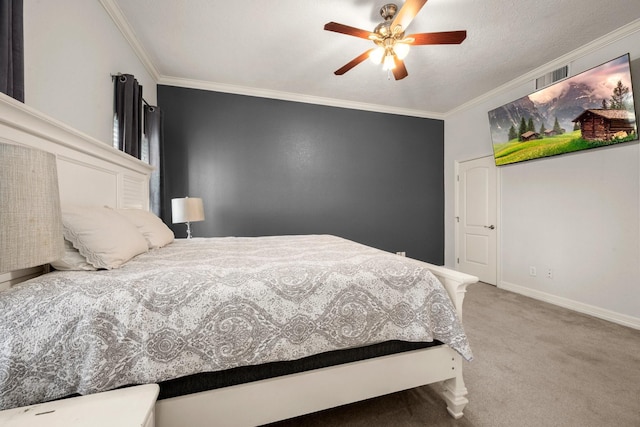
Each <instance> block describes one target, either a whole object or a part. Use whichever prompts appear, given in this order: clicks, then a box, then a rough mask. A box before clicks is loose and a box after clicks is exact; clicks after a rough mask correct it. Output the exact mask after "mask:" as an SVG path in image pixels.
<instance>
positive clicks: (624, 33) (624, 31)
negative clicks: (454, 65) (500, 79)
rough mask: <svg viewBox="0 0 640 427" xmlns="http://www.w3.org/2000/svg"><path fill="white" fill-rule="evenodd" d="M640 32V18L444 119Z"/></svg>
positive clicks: (490, 92) (519, 78) (464, 105)
mask: <svg viewBox="0 0 640 427" xmlns="http://www.w3.org/2000/svg"><path fill="white" fill-rule="evenodd" d="M638 31H640V18H639V19H636V20H635V21H632V22H630V23H628V24H627V25H624V26H622V27H620V28H618V29H617V30H614V31H612V32H610V33H609V34H606V35H604V36H602V37H600V38H598V39H595V40H594V41H592V42H590V43H587V44H585V45H584V46H581V47H579V48H578V49H576V50H573V51H571V52H569V53H567V54H565V55H562V56H561V57H559V58H556V59H554V60H553V61H551V62H548V63H546V64H544V65H542V66H540V67H538V68H536V69H534V70H531V71H529V72H528V73H526V74H523V75H522V76H520V77H518V78H516V79H514V80H511V81H510V82H508V83H505V84H503V85H502V86H498V87H497V88H495V89H493V90H491V91H489V92H487V93H485V94H483V95H481V96H479V97H477V98H474V99H472V100H471V101H469V102H466V103H464V104H462V105H460V106H458V107H456V108H454V109H453V110H449V111H448V112H446V113H445V114H443V116H444V118H445V119H446V118H447V117H448V116H450V115H452V114H455V113H458V112H461V111H464V110H467V109H469V108H472V107H474V106H476V105H478V104H480V103H482V102H484V101H488V100H490V99H492V98H493V97H495V96H497V95H500V94H501V93H503V92H506V91H509V90H511V89H515V88H517V87H519V86H522V85H524V84H527V83H531V82H533V81H535V79H537V78H538V77H540V76H541V75H543V74H546V73H548V72H550V71H553V70H555V69H557V68H559V67H562V66H565V65H567V64H570V63H571V62H573V61H575V60H577V59H580V58H582V57H584V56H586V55H588V54H590V53H593V52H595V51H596V50H598V49H601V48H603V47H605V46H607V45H610V44H611V43H614V42H616V41H618V40H621V39H623V38H625V37H628V36H630V35H631V34H634V33H636V32H638ZM569 77H571V75H569Z"/></svg>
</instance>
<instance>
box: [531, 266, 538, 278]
mask: <svg viewBox="0 0 640 427" xmlns="http://www.w3.org/2000/svg"><path fill="white" fill-rule="evenodd" d="M537 274H538V273H537V272H536V268H535V267H529V276H531V277H536V275H537Z"/></svg>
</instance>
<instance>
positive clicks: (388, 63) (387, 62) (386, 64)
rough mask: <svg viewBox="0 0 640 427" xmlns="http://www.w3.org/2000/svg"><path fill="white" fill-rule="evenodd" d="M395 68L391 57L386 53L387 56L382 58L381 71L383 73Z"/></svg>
mask: <svg viewBox="0 0 640 427" xmlns="http://www.w3.org/2000/svg"><path fill="white" fill-rule="evenodd" d="M394 68H396V62H395V61H394V60H393V55H392V54H391V53H388V54H387V56H385V57H384V64H382V69H383V70H384V71H388V70H393V69H394Z"/></svg>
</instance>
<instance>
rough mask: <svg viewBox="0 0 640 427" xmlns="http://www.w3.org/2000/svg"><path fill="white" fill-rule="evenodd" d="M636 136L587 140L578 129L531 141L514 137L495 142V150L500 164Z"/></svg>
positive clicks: (608, 143)
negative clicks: (609, 139)
mask: <svg viewBox="0 0 640 427" xmlns="http://www.w3.org/2000/svg"><path fill="white" fill-rule="evenodd" d="M636 138H637V136H636V135H630V136H629V137H627V138H621V139H613V140H611V141H587V140H585V139H582V136H581V133H580V130H576V131H573V132H567V133H564V134H561V135H554V136H547V137H544V138H542V139H534V140H531V141H518V139H512V140H511V141H509V142H506V143H503V144H493V152H494V154H495V158H496V165H498V166H500V165H507V164H509V163H517V162H522V161H525V160H531V159H537V158H539V157H548V156H555V155H557V154H565V153H571V152H573V151H580V150H585V149H589V148H596V147H603V146H606V145H612V144H618V143H620V142H626V141H631V140H634V139H636Z"/></svg>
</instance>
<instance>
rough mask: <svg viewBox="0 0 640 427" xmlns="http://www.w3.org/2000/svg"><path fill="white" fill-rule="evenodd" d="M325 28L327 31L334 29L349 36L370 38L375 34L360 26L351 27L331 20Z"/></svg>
mask: <svg viewBox="0 0 640 427" xmlns="http://www.w3.org/2000/svg"><path fill="white" fill-rule="evenodd" d="M324 29H325V30H327V31H333V32H335V33H341V34H346V35H348V36H354V37H360V38H361V39H369V37H370V36H372V35H373V36H375V34H373V33H372V32H371V31H366V30H361V29H360V28H355V27H350V26H348V25H344V24H338V23H337V22H329V23H327V24H325V25H324Z"/></svg>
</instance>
